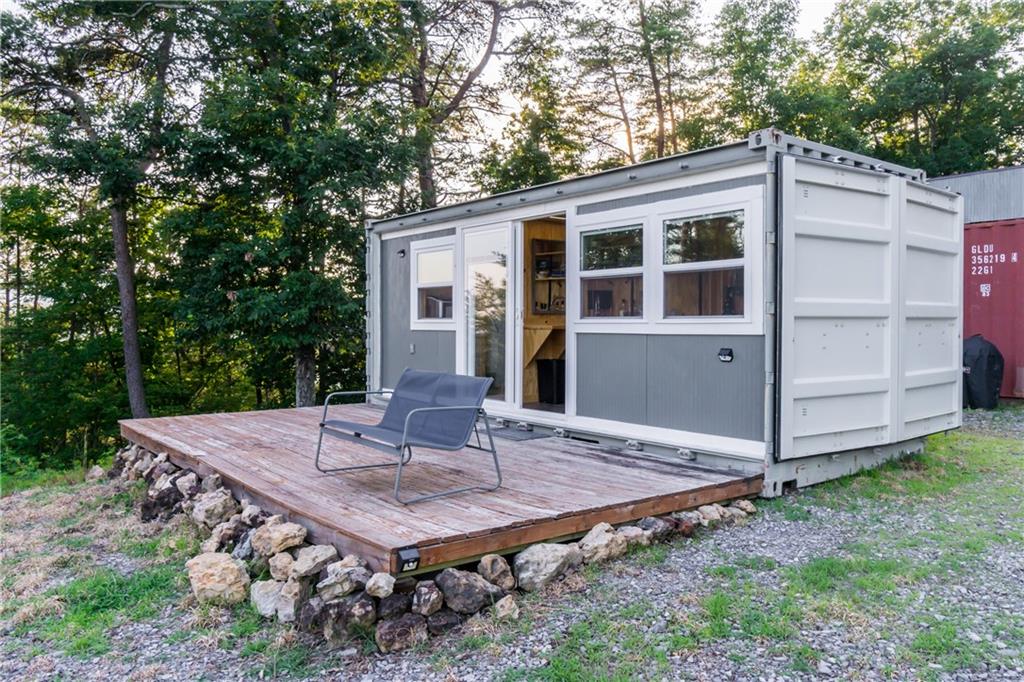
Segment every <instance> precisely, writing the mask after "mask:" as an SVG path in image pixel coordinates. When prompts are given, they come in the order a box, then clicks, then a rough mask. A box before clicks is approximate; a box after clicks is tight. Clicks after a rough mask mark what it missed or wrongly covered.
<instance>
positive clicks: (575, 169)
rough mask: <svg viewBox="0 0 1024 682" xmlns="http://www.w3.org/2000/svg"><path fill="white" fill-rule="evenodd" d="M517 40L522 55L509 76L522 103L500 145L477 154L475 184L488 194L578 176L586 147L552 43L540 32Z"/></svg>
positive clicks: (552, 39) (560, 56) (556, 49)
mask: <svg viewBox="0 0 1024 682" xmlns="http://www.w3.org/2000/svg"><path fill="white" fill-rule="evenodd" d="M519 42H520V43H522V44H525V45H527V46H528V47H520V48H519V51H521V52H522V53H524V54H525V55H526V57H525V58H524V60H523V61H522V62H520V63H516V64H514V65H513V66H514V68H512V69H509V71H510V73H509V75H508V77H509V79H510V80H511V82H512V83H513V84H514V86H515V89H516V95H517V96H518V97H519V98H520V99H521V100H524V101H525V102H526V105H525V106H524V107H523V109H522V110H521V111H520V112H519V113H518V114H515V115H513V117H512V120H511V121H510V122H509V124H508V125H507V126H506V127H505V130H504V133H503V137H504V138H505V139H504V144H499V143H497V142H491V143H490V144H489V145H488V146H487V148H486V149H485V150H484V152H483V154H482V157H481V160H480V168H479V170H478V172H477V177H476V180H477V182H478V184H479V185H480V187H481V189H482V190H483V191H485V192H487V193H491V194H494V193H498V192H507V191H511V190H515V189H520V188H522V187H530V186H532V185H540V184H543V183H546V182H554V181H555V180H560V179H562V178H565V177H568V176H571V175H577V174H579V173H580V171H581V168H582V166H581V156H582V154H583V152H584V151H585V149H586V145H585V144H584V141H583V140H584V135H583V131H582V125H583V121H582V120H581V118H580V117H579V116H578V115H574V109H575V106H576V105H575V103H574V102H572V101H571V95H570V96H567V93H570V92H571V90H570V89H569V88H568V87H566V83H565V82H564V76H563V75H562V74H560V72H559V69H558V66H557V65H558V63H559V61H561V60H562V59H563V55H562V53H561V50H559V49H558V47H557V45H558V43H557V41H556V40H555V39H554V38H553V36H550V35H547V34H546V33H541V34H539V35H532V34H529V35H526V36H523V37H522V38H520V41H519Z"/></svg>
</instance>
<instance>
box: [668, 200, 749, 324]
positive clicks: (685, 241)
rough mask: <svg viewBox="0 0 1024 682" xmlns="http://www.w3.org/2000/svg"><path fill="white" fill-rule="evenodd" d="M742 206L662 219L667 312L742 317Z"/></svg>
mask: <svg viewBox="0 0 1024 682" xmlns="http://www.w3.org/2000/svg"><path fill="white" fill-rule="evenodd" d="M743 233H744V225H743V211H742V210H735V211H726V212H722V213H709V214H705V215H695V216H686V217H680V218H669V219H667V220H664V221H662V249H661V251H662V271H663V275H662V276H663V277H664V280H663V281H664V286H663V294H662V301H663V306H664V309H663V313H664V316H665V317H694V316H713V317H742V316H743V304H744V291H743V279H744V276H743V275H744V273H743V266H744V263H743Z"/></svg>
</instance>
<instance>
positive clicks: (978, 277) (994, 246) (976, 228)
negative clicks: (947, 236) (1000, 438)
mask: <svg viewBox="0 0 1024 682" xmlns="http://www.w3.org/2000/svg"><path fill="white" fill-rule="evenodd" d="M929 183H930V184H931V185H932V186H933V187H940V188H943V189H947V190H949V191H953V192H956V193H958V194H960V195H962V196H963V198H964V256H965V257H964V338H967V337H970V336H973V335H975V334H981V335H983V336H984V337H985V338H986V339H988V340H989V341H991V342H992V343H994V344H995V345H996V346H997V347H998V348H999V350H1000V352H1001V353H1002V354H1003V358H1004V359H1005V361H1006V368H1005V371H1004V373H1003V383H1002V387H1001V389H1000V392H999V393H1000V395H1001V396H1002V397H1004V398H1024V166H1014V167H1012V168H997V169H995V170H989V171H980V172H977V173H964V174H962V175H948V176H943V177H937V178H932V179H931V180H929Z"/></svg>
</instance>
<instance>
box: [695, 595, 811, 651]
mask: <svg viewBox="0 0 1024 682" xmlns="http://www.w3.org/2000/svg"><path fill="white" fill-rule="evenodd" d="M802 617H803V610H802V609H801V608H800V606H799V605H798V604H797V602H796V601H795V600H794V599H792V598H790V597H787V596H783V595H779V594H777V593H775V592H773V591H771V590H764V589H761V588H759V587H758V586H757V585H756V584H755V583H752V582H736V581H733V582H731V583H730V584H729V586H728V587H725V588H719V589H716V590H714V591H713V592H711V593H710V594H708V595H707V596H706V597H704V598H703V599H702V600H701V602H700V614H699V615H698V618H697V623H696V630H695V632H696V636H697V637H698V638H699V639H700V640H702V641H714V640H718V639H725V638H728V637H741V638H747V639H757V640H784V639H787V638H789V637H792V636H793V635H794V634H795V633H796V631H797V629H798V628H797V626H796V623H797V622H798V621H799V620H800V619H801V618H802Z"/></svg>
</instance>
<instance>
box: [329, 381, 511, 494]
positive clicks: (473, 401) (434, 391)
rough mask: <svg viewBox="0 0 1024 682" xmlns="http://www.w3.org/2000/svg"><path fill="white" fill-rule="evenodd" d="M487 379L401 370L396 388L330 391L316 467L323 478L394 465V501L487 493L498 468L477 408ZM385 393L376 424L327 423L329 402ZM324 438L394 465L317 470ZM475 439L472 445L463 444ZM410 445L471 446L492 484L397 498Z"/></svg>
mask: <svg viewBox="0 0 1024 682" xmlns="http://www.w3.org/2000/svg"><path fill="white" fill-rule="evenodd" d="M492 381H493V379H491V378H490V377H468V376H460V375H457V374H445V373H442V372H425V371H422V370H416V369H407V370H405V371H404V372H402V376H401V378H400V379H399V380H398V385H397V386H395V388H394V390H392V391H340V392H337V393H331V394H330V395H328V396H327V398H326V400H324V413H323V417H322V418H321V420H320V438H319V439H318V440H317V444H316V460H315V463H316V468H317V469H318V470H319V471H322V472H323V473H325V474H331V473H336V472H339V471H359V470H361V469H379V468H381V467H397V468H398V470H397V472H396V474H395V499H396V500H398V501H399V502H401V503H402V504H412V503H413V502H421V501H423V500H432V499H434V498H437V497H445V496H447V495H454V494H456V493H462V492H467V491H470V490H479V491H483V492H489V491H492V490H497V489H498V488H499V487H501V468H500V467H499V466H498V451H497V450H496V449H495V447H494V438H493V437H492V436H491V426H490V424H488V423H487V413H486V412H485V411H484V409H483V407H482V405H483V402H484V398H485V397H486V396H487V390H488V389H489V388H490V387H491V382H492ZM386 393H390V394H391V399H390V401H389V402H388V406H387V409H386V410H385V411H384V417H383V419H381V420H380V422H378V423H377V424H360V423H358V422H350V421H344V420H341V419H328V418H327V407H328V405H330V403H331V399H332V398H335V397H337V396H344V395H382V394H386ZM480 417H483V420H482V421H483V424H484V429H485V430H486V432H487V442H488V444H489V445H490V447H487V448H485V447H483V443H482V442H481V440H480V431H479V430H478V428H477V424H478V421H479V420H480ZM325 435H326V436H330V437H332V438H337V439H339V440H343V441H347V442H349V443H358V444H360V445H364V446H366V447H370V448H374V449H376V450H380V451H382V452H386V453H388V454H390V455H394V456H396V457H397V458H398V461H396V462H386V463H382V464H361V465H356V466H347V467H337V468H334V469H325V468H323V467H322V466H320V452H321V450H322V449H323V442H324V436H325ZM474 435H475V436H476V445H471V444H470V442H469V440H470V438H471V437H473V436H474ZM413 446H415V447H423V448H433V449H435V450H452V451H455V450H461V449H463V448H467V447H468V448H473V449H475V450H483V451H484V452H489V453H491V457H492V458H493V459H494V471H495V473H496V474H497V478H498V480H497V482H496V483H495V484H494V485H493V486H465V487H462V488H453V489H451V490H444V491H441V492H438V493H431V494H429V495H420V496H419V497H414V498H411V499H402V494H401V492H402V467H403V466H404V465H406V464H408V463H409V460H410V459H412V449H413Z"/></svg>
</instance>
